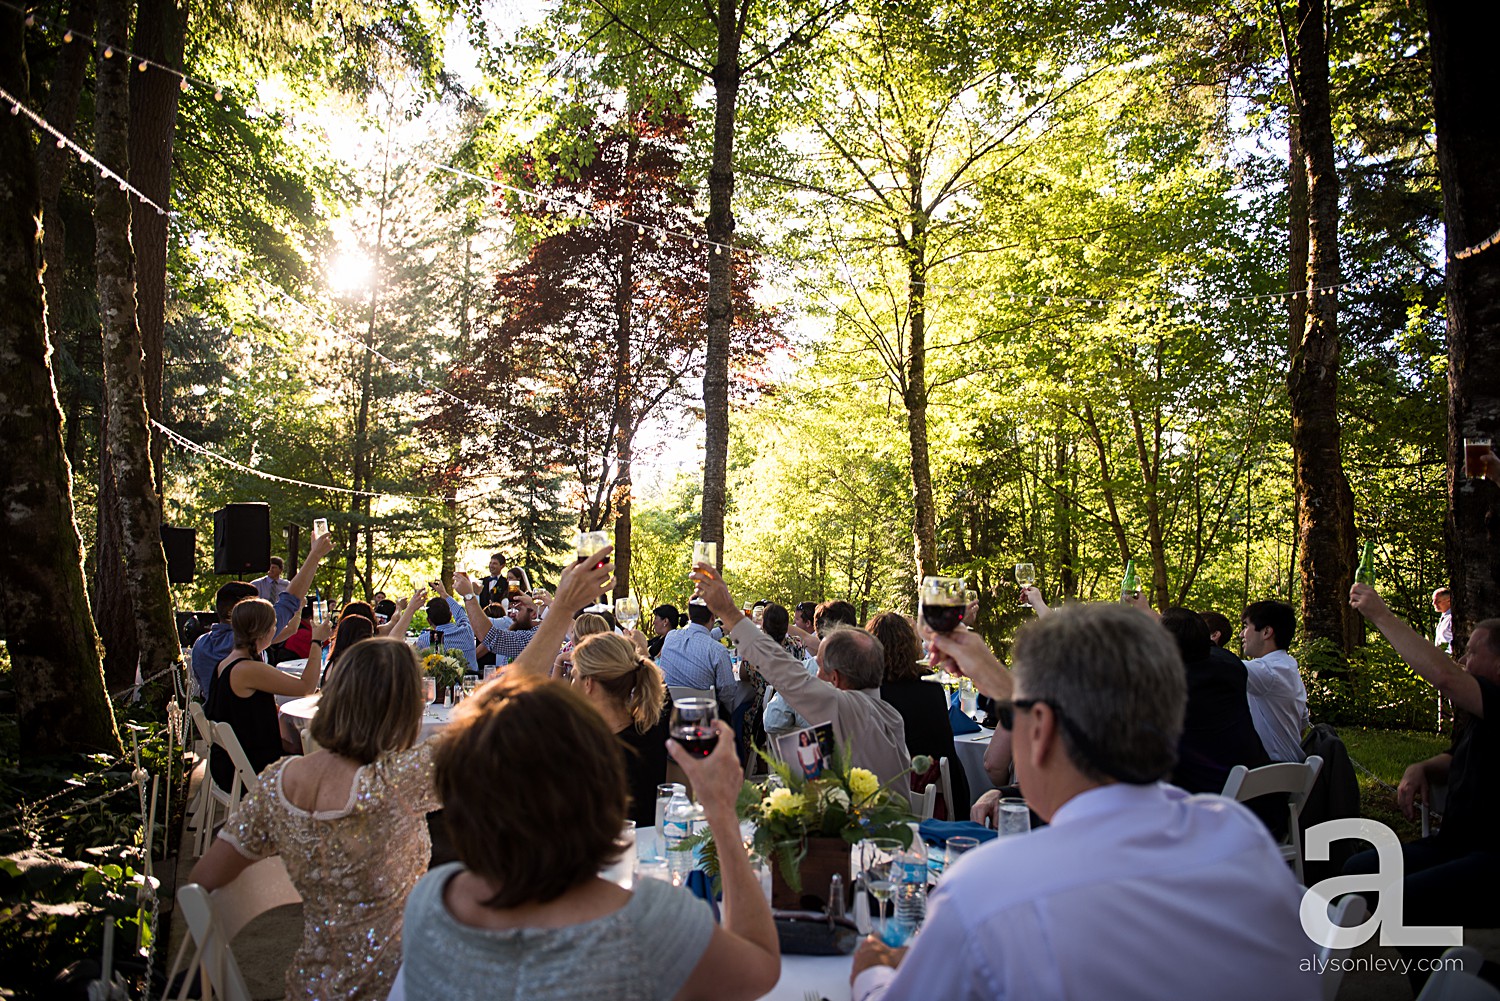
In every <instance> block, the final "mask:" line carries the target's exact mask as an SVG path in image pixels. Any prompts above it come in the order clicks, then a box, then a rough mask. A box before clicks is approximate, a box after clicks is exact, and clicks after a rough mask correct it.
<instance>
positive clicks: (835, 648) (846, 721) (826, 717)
mask: <svg viewBox="0 0 1500 1001" xmlns="http://www.w3.org/2000/svg"><path fill="white" fill-rule="evenodd" d="M693 579H694V580H696V581H697V582H698V594H699V596H700V597H702V598H703V600H704V602H706V603H707V604H708V607H709V608H710V609H712V610H713V612H714V614H715V615H717V616H719V618H720V619H722V620H723V622H724V628H725V630H726V632H727V633H728V636H729V638H730V639H732V640H734V644H735V647H736V648H737V649H738V650H739V654H740V658H741V659H742V660H744V661H745V662H747V663H749V664H751V665H753V666H754V667H755V668H756V669H757V670H758V671H760V673H761V674H762V675H764V676H765V679H766V680H767V681H768V682H770V683H771V684H772V685H774V686H776V690H777V691H778V692H780V693H781V696H782V698H784V699H786V702H787V705H789V706H791V707H792V709H794V710H795V711H796V712H797V713H798V714H799V715H800V716H801V717H802V718H803V719H805V720H807V721H808V722H809V723H812V724H814V725H816V724H818V723H822V722H824V721H829V722H832V723H833V734H834V738H835V739H836V740H837V741H838V743H839V746H840V747H841V748H843V749H844V752H845V753H846V754H847V755H848V759H849V764H850V765H851V766H853V767H857V768H868V769H869V770H870V771H872V772H874V773H875V775H876V776H877V777H878V778H879V779H880V781H881V784H886V783H889V784H890V788H891V790H892V791H893V792H897V793H900V794H902V795H906V794H907V793H908V792H909V791H910V788H911V780H910V772H911V755H910V754H908V753H907V750H906V726H905V724H904V723H903V722H902V721H901V714H900V713H898V712H897V711H896V708H895V706H892V705H891V704H890V703H888V702H885V701H882V700H881V698H880V682H881V678H882V676H883V675H884V673H885V650H884V649H883V648H882V647H881V645H880V641H879V640H877V639H876V638H875V637H874V636H871V635H870V634H869V633H867V632H865V631H864V630H863V629H839V630H836V631H834V632H832V633H830V634H829V635H828V636H827V637H826V638H825V639H824V640H823V645H822V647H821V648H820V649H819V650H818V674H817V676H816V677H814V676H813V675H811V674H808V673H807V669H806V668H805V667H803V665H802V662H801V661H799V660H798V659H797V658H795V657H793V656H792V655H791V654H789V653H787V652H786V650H784V649H783V648H782V646H781V644H780V643H777V642H776V641H775V640H773V639H771V637H769V636H767V635H766V634H765V633H763V632H761V630H760V627H758V626H757V625H756V624H755V623H754V622H752V621H750V620H749V619H748V618H746V617H745V615H744V613H742V612H741V611H740V609H739V606H738V604H737V603H736V602H735V600H734V598H733V597H732V596H731V595H730V593H729V588H727V587H725V586H724V582H723V580H721V579H720V578H719V575H718V573H717V571H714V570H713V569H712V568H710V567H707V566H705V565H704V564H701V563H700V564H698V565H697V567H696V569H695V572H694V573H693Z"/></svg>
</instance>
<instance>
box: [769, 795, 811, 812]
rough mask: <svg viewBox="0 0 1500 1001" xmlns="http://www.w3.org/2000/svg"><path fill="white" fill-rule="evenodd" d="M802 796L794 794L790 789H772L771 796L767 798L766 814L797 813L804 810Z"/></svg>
mask: <svg viewBox="0 0 1500 1001" xmlns="http://www.w3.org/2000/svg"><path fill="white" fill-rule="evenodd" d="M803 802H804V800H803V798H802V794H801V793H799V792H792V791H791V790H790V789H772V790H771V795H769V796H767V797H766V812H768V813H787V814H791V813H797V812H798V811H800V810H801V809H802V805H803Z"/></svg>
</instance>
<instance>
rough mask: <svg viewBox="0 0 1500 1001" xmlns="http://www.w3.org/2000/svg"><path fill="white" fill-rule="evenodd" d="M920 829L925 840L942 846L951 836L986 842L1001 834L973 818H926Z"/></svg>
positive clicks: (981, 842) (930, 843)
mask: <svg viewBox="0 0 1500 1001" xmlns="http://www.w3.org/2000/svg"><path fill="white" fill-rule="evenodd" d="M918 830H920V831H921V832H922V840H923V841H925V842H927V843H928V844H929V845H938V846H940V847H941V846H943V845H946V844H947V843H948V839H949V838H960V837H967V838H974V839H975V840H977V841H978V842H979V843H980V844H984V843H985V842H986V841H989V840H990V839H991V838H995V837H998V836H999V835H997V834H996V833H995V832H994V831H993V830H991V829H990V828H988V827H985V826H984V825H983V824H976V823H974V822H973V821H972V820H924V821H922V824H921V826H920V827H919V828H918Z"/></svg>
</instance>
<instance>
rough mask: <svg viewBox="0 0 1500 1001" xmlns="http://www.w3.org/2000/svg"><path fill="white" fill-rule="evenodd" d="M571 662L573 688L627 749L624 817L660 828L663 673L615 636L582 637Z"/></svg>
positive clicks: (664, 750)
mask: <svg viewBox="0 0 1500 1001" xmlns="http://www.w3.org/2000/svg"><path fill="white" fill-rule="evenodd" d="M636 635H639V634H636ZM570 656H571V658H572V661H573V670H572V673H571V675H570V679H571V680H572V683H573V685H574V687H576V688H578V689H579V690H580V691H582V692H583V695H584V698H586V699H588V700H589V703H590V704H591V705H592V706H593V707H594V708H595V709H597V710H599V715H601V716H603V717H604V722H605V723H606V724H608V726H609V729H610V731H611V732H612V733H614V735H615V736H616V737H618V738H619V740H620V743H621V744H623V745H624V747H625V777H626V779H627V780H628V781H629V785H630V807H629V812H628V813H627V814H626V816H628V817H629V818H630V819H631V820H633V821H635V822H636V826H638V827H651V826H652V825H654V824H655V823H656V787H657V786H659V785H661V784H662V783H664V782H666V781H667V727H668V723H669V716H668V714H667V712H666V701H667V686H666V682H665V681H664V680H663V678H662V673H661V668H659V667H657V666H656V664H655V663H654V662H652V661H651V660H649V659H648V658H647V657H645V656H643V655H642V654H641V653H640V652H639V651H638V650H637V649H636V647H635V646H634V645H632V644H631V642H630V640H627V639H626V638H625V637H623V636H618V635H616V634H614V633H595V634H594V635H592V636H586V637H584V639H583V641H582V642H580V643H579V644H578V646H576V647H574V648H573V652H572V654H570Z"/></svg>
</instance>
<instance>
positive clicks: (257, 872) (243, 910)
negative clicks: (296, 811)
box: [177, 856, 302, 1001]
mask: <svg viewBox="0 0 1500 1001" xmlns="http://www.w3.org/2000/svg"><path fill="white" fill-rule="evenodd" d="M301 900H302V896H301V894H299V893H298V892H297V888H296V887H295V886H293V885H292V880H291V878H290V877H289V876H288V875H287V872H286V866H285V865H284V864H283V863H282V861H281V858H280V856H273V857H271V858H268V859H262V860H261V861H259V862H257V863H255V864H254V865H252V866H250V867H249V868H247V869H245V871H244V872H241V873H240V874H239V876H238V877H236V878H235V880H234V881H233V882H231V883H229V884H228V885H226V886H221V887H220V888H219V889H217V890H214V891H213V892H212V893H210V892H208V891H207V890H205V889H204V888H203V887H202V886H199V885H198V884H197V883H189V884H187V885H186V886H183V887H181V888H180V889H178V891H177V904H178V906H179V907H180V908H181V910H182V916H183V918H184V919H185V920H186V921H187V926H188V934H190V935H191V936H192V937H193V941H194V942H196V943H197V946H198V957H197V966H198V970H199V972H200V974H201V979H202V980H203V981H204V983H203V985H202V986H203V989H204V991H205V992H207V991H216V992H217V993H218V994H219V996H220V997H222V998H223V999H224V1001H251V998H250V989H249V987H248V986H247V985H246V984H245V978H244V975H243V974H242V973H241V972H240V965H239V963H238V962H237V961H236V960H235V958H234V950H233V949H231V948H230V943H232V942H233V941H234V937H235V936H236V935H238V934H239V933H240V930H241V929H243V928H244V927H245V926H246V925H247V924H249V923H250V922H251V921H253V920H254V919H255V918H257V917H259V916H260V915H262V914H264V913H265V912H267V911H269V910H272V909H274V908H277V907H281V906H282V905H284V904H295V903H299V902H301ZM186 979H187V981H188V982H191V980H192V978H191V977H188V978H186ZM186 993H187V983H184V986H183V994H182V995H179V996H180V997H181V996H185V995H186Z"/></svg>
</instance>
